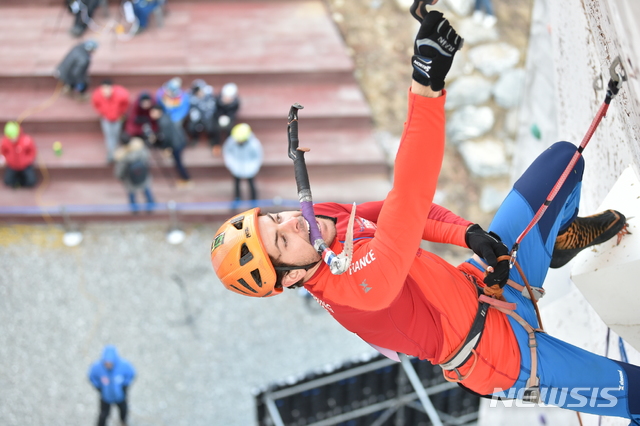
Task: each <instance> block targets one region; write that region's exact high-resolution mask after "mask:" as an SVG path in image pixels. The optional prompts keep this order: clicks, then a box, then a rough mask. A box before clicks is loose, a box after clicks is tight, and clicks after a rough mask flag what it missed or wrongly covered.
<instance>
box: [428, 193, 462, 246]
mask: <svg viewBox="0 0 640 426" xmlns="http://www.w3.org/2000/svg"><path fill="white" fill-rule="evenodd" d="M472 223H473V222H469V221H468V220H466V219H463V218H461V217H460V216H457V215H455V214H453V213H451V212H450V211H449V210H447V209H445V208H444V207H442V206H439V205H437V204H432V205H431V210H430V211H429V217H428V218H427V223H426V225H425V227H424V232H423V233H422V239H423V240H427V241H431V242H434V243H443V244H455V245H457V246H460V247H464V248H468V247H467V243H466V241H465V239H464V237H465V234H466V232H467V228H468V227H469V225H471V224H472Z"/></svg>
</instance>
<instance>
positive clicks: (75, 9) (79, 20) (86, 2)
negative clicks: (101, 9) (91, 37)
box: [65, 0, 100, 37]
mask: <svg viewBox="0 0 640 426" xmlns="http://www.w3.org/2000/svg"><path fill="white" fill-rule="evenodd" d="M65 3H66V5H67V8H68V9H69V12H71V13H72V14H73V15H74V16H75V19H74V21H73V26H72V27H71V30H70V31H69V32H70V33H71V35H72V36H74V37H80V36H81V35H82V34H84V32H85V31H86V30H87V25H88V23H89V20H90V19H92V17H93V12H95V10H96V9H97V8H98V6H99V5H100V0H65Z"/></svg>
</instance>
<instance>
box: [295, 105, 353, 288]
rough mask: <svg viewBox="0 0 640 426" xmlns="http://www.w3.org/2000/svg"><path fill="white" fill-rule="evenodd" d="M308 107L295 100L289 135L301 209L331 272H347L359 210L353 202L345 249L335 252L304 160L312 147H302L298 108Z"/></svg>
mask: <svg viewBox="0 0 640 426" xmlns="http://www.w3.org/2000/svg"><path fill="white" fill-rule="evenodd" d="M303 108H304V107H303V106H302V105H300V104H299V103H295V104H293V105H292V106H291V109H290V110H289V117H288V121H289V123H288V126H287V135H288V140H289V158H291V159H292V160H293V167H294V172H295V179H296V186H297V189H298V199H299V201H300V209H301V210H302V216H303V217H304V218H305V220H306V221H307V223H308V224H309V239H310V241H311V244H312V245H313V248H314V249H315V250H316V251H317V252H318V254H319V255H320V257H322V260H323V261H324V262H325V263H326V264H327V265H329V269H330V270H331V273H332V274H334V275H340V274H342V273H344V272H346V271H347V270H348V269H349V266H350V265H351V257H352V255H353V222H354V219H355V214H356V205H355V203H354V204H353V207H352V209H351V215H350V216H349V224H348V226H347V235H346V237H345V242H344V248H343V251H342V253H340V254H338V255H337V254H335V253H334V252H333V251H332V250H331V249H330V248H329V247H328V246H327V244H326V242H325V241H324V240H323V239H322V235H321V234H320V227H319V225H318V222H317V221H316V216H315V213H314V211H313V198H312V196H311V187H310V185H309V173H308V172H307V164H306V163H305V160H304V154H305V152H309V151H310V150H309V148H301V147H299V146H298V145H299V139H298V111H299V110H301V109H303Z"/></svg>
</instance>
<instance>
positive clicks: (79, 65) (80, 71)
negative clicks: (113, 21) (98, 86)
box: [55, 40, 98, 99]
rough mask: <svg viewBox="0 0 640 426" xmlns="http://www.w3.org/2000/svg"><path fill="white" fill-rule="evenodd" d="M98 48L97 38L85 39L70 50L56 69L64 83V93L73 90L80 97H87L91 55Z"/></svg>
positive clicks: (59, 78) (56, 73)
mask: <svg viewBox="0 0 640 426" xmlns="http://www.w3.org/2000/svg"><path fill="white" fill-rule="evenodd" d="M97 48H98V43H97V42H96V41H95V40H87V41H84V42H82V43H80V44H78V45H76V46H75V47H73V49H71V50H70V51H69V53H67V56H65V57H64V59H63V60H62V62H61V63H60V65H58V68H57V69H56V71H55V76H56V78H57V79H58V80H60V81H61V82H62V83H64V87H63V89H62V91H63V93H68V92H69V91H73V92H75V93H76V94H78V96H79V98H80V99H87V96H86V94H85V92H86V90H87V88H88V87H89V75H88V71H89V65H91V55H92V54H93V52H95V50H96V49H97Z"/></svg>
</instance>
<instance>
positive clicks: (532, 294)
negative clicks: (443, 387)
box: [438, 254, 544, 403]
mask: <svg viewBox="0 0 640 426" xmlns="http://www.w3.org/2000/svg"><path fill="white" fill-rule="evenodd" d="M472 258H473V260H474V261H476V262H477V263H478V264H479V265H481V266H483V269H484V270H486V266H487V265H486V264H485V263H484V262H483V261H482V259H480V257H478V256H477V255H475V254H474V255H473V257H472ZM504 260H509V256H508V255H504V256H500V257H498V261H499V262H500V261H504ZM515 265H516V268H517V269H518V272H519V273H520V276H521V277H522V280H523V281H524V284H525V285H524V286H523V285H520V284H518V283H516V282H515V281H512V280H508V281H507V285H509V286H511V287H513V288H514V289H516V290H518V291H519V292H521V293H522V295H523V296H524V297H526V298H528V299H530V300H531V303H533V307H534V309H535V311H536V315H537V317H538V325H539V327H538V328H534V327H532V326H531V325H530V324H529V323H528V322H526V321H525V320H524V319H523V318H522V317H521V316H520V315H518V314H517V313H516V312H515V309H516V304H515V303H509V302H506V301H504V298H503V297H502V291H501V290H502V289H500V291H499V292H498V293H496V292H495V290H494V289H492V288H491V287H489V286H484V285H481V284H480V283H479V282H478V280H477V279H476V278H475V277H473V276H472V275H467V279H469V280H470V281H471V282H472V283H474V284H475V286H476V290H477V291H478V310H477V312H476V316H475V318H474V320H473V323H472V324H471V328H470V330H469V332H468V333H467V337H466V338H465V339H464V340H463V342H462V343H461V344H460V346H458V347H457V348H456V349H455V350H454V351H453V352H452V353H451V355H449V356H448V357H447V358H446V359H445V360H444V361H443V362H441V363H440V364H438V365H440V367H442V370H443V375H444V378H445V379H446V380H447V381H450V382H456V383H459V382H462V381H463V380H464V379H466V378H467V377H469V375H470V374H471V373H472V372H473V370H474V368H475V366H476V363H477V361H478V354H477V353H476V351H475V349H476V347H477V346H478V344H479V343H480V338H481V337H482V332H483V330H484V324H485V321H486V316H487V312H488V311H489V308H493V309H496V310H498V311H500V312H502V313H504V314H506V315H509V316H510V317H512V318H513V319H514V320H515V321H516V322H517V323H518V324H520V325H521V326H522V327H523V328H524V329H525V331H526V332H527V334H528V335H529V342H528V345H529V348H530V350H531V373H530V376H529V378H528V379H527V383H526V388H525V391H524V395H523V399H524V400H525V401H527V402H534V403H535V402H539V399H540V383H539V379H538V376H537V366H538V362H537V353H536V347H537V344H536V335H535V333H536V332H541V333H543V332H544V329H543V328H542V320H541V318H540V312H539V310H538V304H537V301H538V299H540V298H541V297H542V296H544V289H542V288H538V287H531V286H530V285H529V282H528V280H527V278H526V277H525V275H524V272H523V271H522V269H521V268H520V265H519V264H518V263H516V264H515ZM465 275H466V274H465ZM472 356H473V357H474V360H473V364H472V365H471V367H470V368H469V371H468V372H467V374H465V375H462V374H460V371H459V370H458V369H459V368H460V367H462V366H463V365H464V364H466V363H467V361H468V360H469V359H470V358H471V357H472ZM448 372H453V373H454V374H455V375H453V374H450V373H449V374H448Z"/></svg>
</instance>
